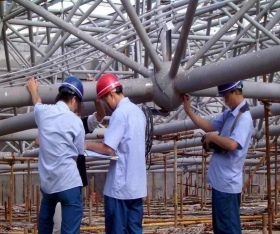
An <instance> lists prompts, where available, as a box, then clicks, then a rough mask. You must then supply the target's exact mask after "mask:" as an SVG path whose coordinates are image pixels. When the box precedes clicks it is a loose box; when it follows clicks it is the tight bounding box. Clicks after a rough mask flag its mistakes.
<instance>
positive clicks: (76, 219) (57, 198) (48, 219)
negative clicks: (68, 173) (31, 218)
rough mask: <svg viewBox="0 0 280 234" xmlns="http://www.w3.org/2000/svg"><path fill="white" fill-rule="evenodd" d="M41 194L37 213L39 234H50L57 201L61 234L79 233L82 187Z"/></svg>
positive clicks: (81, 214) (81, 216)
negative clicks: (59, 211)
mask: <svg viewBox="0 0 280 234" xmlns="http://www.w3.org/2000/svg"><path fill="white" fill-rule="evenodd" d="M41 193H42V195H43V198H42V201H41V207H40V214H39V230H38V233H39V234H52V231H53V216H54V212H55V207H56V204H57V203H58V202H60V203H61V211H62V224H61V234H76V233H80V225H81V221H82V218H83V202H82V188H81V187H76V188H72V189H68V190H65V191H62V192H58V193H52V194H47V193H45V192H44V191H42V190H41Z"/></svg>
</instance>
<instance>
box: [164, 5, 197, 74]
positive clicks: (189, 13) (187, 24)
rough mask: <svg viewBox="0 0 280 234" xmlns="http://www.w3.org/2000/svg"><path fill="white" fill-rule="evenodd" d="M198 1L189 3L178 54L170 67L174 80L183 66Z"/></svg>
mask: <svg viewBox="0 0 280 234" xmlns="http://www.w3.org/2000/svg"><path fill="white" fill-rule="evenodd" d="M197 3H198V0H192V1H190V2H189V5H188V9H187V11H186V15H185V19H184V23H183V26H182V30H181V33H180V38H179V40H178V44H177V48H176V52H175V55H174V58H173V62H172V65H171V67H170V71H169V75H170V77H171V78H174V77H175V76H176V75H177V72H178V69H179V66H180V64H181V59H182V54H183V51H184V50H185V48H186V42H187V39H188V36H189V33H190V29H191V26H192V22H193V18H194V14H195V10H196V7H197Z"/></svg>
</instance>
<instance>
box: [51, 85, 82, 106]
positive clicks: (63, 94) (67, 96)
mask: <svg viewBox="0 0 280 234" xmlns="http://www.w3.org/2000/svg"><path fill="white" fill-rule="evenodd" d="M73 97H76V100H77V101H78V102H81V99H80V98H79V97H78V96H77V95H76V94H75V93H74V92H73V91H72V90H70V89H68V88H62V89H60V90H59V93H58V94H57V96H56V98H55V102H58V101H64V102H65V103H68V102H70V100H71V99H72V98H73Z"/></svg>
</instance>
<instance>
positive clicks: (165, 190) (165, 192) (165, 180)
mask: <svg viewBox="0 0 280 234" xmlns="http://www.w3.org/2000/svg"><path fill="white" fill-rule="evenodd" d="M163 160H164V208H165V210H167V170H166V169H167V167H166V166H167V165H166V156H164V157H163Z"/></svg>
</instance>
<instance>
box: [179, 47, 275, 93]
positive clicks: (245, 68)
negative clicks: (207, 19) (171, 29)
mask: <svg viewBox="0 0 280 234" xmlns="http://www.w3.org/2000/svg"><path fill="white" fill-rule="evenodd" d="M279 56H280V46H274V47H271V48H268V49H264V50H260V51H257V52H254V53H249V54H245V55H242V56H238V57H234V58H231V59H228V60H224V61H221V62H217V63H213V64H210V65H207V66H203V67H199V68H195V69H192V70H191V71H186V72H185V73H184V74H181V76H180V78H179V79H176V80H174V86H175V89H176V91H177V92H178V93H182V94H183V93H190V92H194V91H198V90H201V89H206V88H210V87H213V86H218V85H222V84H224V83H227V82H234V81H238V80H244V79H247V78H251V77H255V76H259V75H262V74H269V73H272V72H277V71H279V70H280V63H275V61H277V59H278V58H279ZM206 77H207V79H206Z"/></svg>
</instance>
